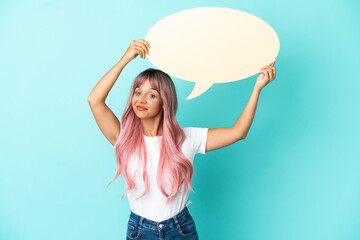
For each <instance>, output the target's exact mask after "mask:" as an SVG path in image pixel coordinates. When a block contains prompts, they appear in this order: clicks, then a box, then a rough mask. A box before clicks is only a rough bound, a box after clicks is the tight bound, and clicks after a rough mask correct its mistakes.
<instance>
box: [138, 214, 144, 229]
mask: <svg viewBox="0 0 360 240" xmlns="http://www.w3.org/2000/svg"><path fill="white" fill-rule="evenodd" d="M143 220H144V217H140V220H139V225H140V227H139V228H140V229H141V228H142V225H143Z"/></svg>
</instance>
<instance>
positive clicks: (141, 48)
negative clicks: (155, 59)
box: [135, 42, 145, 58]
mask: <svg viewBox="0 0 360 240" xmlns="http://www.w3.org/2000/svg"><path fill="white" fill-rule="evenodd" d="M135 45H136V46H137V47H138V49H140V51H141V52H142V55H141V58H145V46H144V43H142V42H139V43H137V44H135Z"/></svg>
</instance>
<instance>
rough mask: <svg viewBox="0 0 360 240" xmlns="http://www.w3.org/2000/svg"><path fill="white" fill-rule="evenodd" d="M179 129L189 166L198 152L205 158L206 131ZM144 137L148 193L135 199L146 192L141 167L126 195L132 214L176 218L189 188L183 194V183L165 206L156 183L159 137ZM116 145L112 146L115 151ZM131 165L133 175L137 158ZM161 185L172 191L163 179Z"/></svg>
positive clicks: (159, 219)
mask: <svg viewBox="0 0 360 240" xmlns="http://www.w3.org/2000/svg"><path fill="white" fill-rule="evenodd" d="M182 129H183V131H184V133H185V140H184V142H183V144H182V146H181V149H182V151H183V153H184V155H185V156H186V157H187V158H188V159H189V160H190V162H191V163H193V161H194V156H195V154H197V153H201V154H204V155H205V147H206V138H207V132H208V128H198V127H185V128H182ZM119 138H120V136H119ZM119 138H118V140H119ZM144 138H145V144H146V149H147V157H148V159H147V166H146V171H147V174H148V190H147V192H146V193H145V195H144V196H142V197H141V198H139V199H138V200H136V198H138V197H139V196H141V194H142V193H143V192H144V191H145V183H144V181H143V178H142V168H141V167H140V168H139V171H138V172H137V173H136V177H135V188H134V189H132V190H130V191H128V194H127V196H128V199H129V204H130V209H131V211H133V212H134V213H135V214H137V215H140V216H142V217H144V218H147V219H150V220H153V221H156V222H160V221H163V220H166V219H168V218H171V217H173V216H175V215H176V214H178V213H179V212H180V211H181V210H183V209H184V208H185V204H186V201H187V198H188V196H189V193H190V188H189V187H188V189H187V191H186V193H185V194H184V189H185V181H184V182H183V184H182V185H181V187H180V188H179V190H178V193H177V194H176V195H175V196H174V198H172V199H171V200H170V201H169V203H168V204H166V203H165V201H166V197H165V196H164V195H163V193H162V192H161V191H160V189H159V188H158V185H157V182H156V172H157V166H158V163H159V157H160V140H161V138H162V136H155V137H148V136H145V135H144ZM116 143H117V142H116ZM115 146H116V144H115ZM115 146H113V148H114V149H115ZM136 158H137V154H136ZM131 162H132V163H133V164H131V171H132V173H134V172H135V170H136V168H137V164H138V159H134V158H133V159H132V161H131ZM194 172H195V170H194ZM163 176H164V175H163ZM125 184H126V182H125ZM162 186H163V188H164V190H165V192H166V193H168V194H169V193H170V192H171V183H170V181H166V179H163V185H162Z"/></svg>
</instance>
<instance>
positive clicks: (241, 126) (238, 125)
mask: <svg viewBox="0 0 360 240" xmlns="http://www.w3.org/2000/svg"><path fill="white" fill-rule="evenodd" d="M260 92H261V89H258V88H256V87H254V90H253V92H252V94H251V96H250V99H249V101H248V103H247V104H246V106H245V108H244V110H243V112H242V113H241V115H240V117H239V118H238V119H237V120H236V122H235V124H234V126H233V128H234V130H235V131H236V132H237V133H238V134H239V137H240V138H241V139H243V138H245V137H246V136H247V133H248V132H249V129H250V126H251V124H252V122H253V119H254V116H255V112H256V107H257V103H258V100H259V95H260Z"/></svg>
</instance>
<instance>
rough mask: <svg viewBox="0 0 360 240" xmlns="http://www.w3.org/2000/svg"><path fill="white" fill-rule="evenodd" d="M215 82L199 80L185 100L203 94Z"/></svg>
mask: <svg viewBox="0 0 360 240" xmlns="http://www.w3.org/2000/svg"><path fill="white" fill-rule="evenodd" d="M213 84H214V83H212V82H197V83H195V87H194V89H193V90H192V92H191V93H190V95H189V96H188V97H187V98H186V99H185V100H189V99H192V98H195V97H197V96H199V95H201V94H202V93H204V92H205V91H206V90H208V89H209V88H210V87H211V86H212V85H213Z"/></svg>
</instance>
